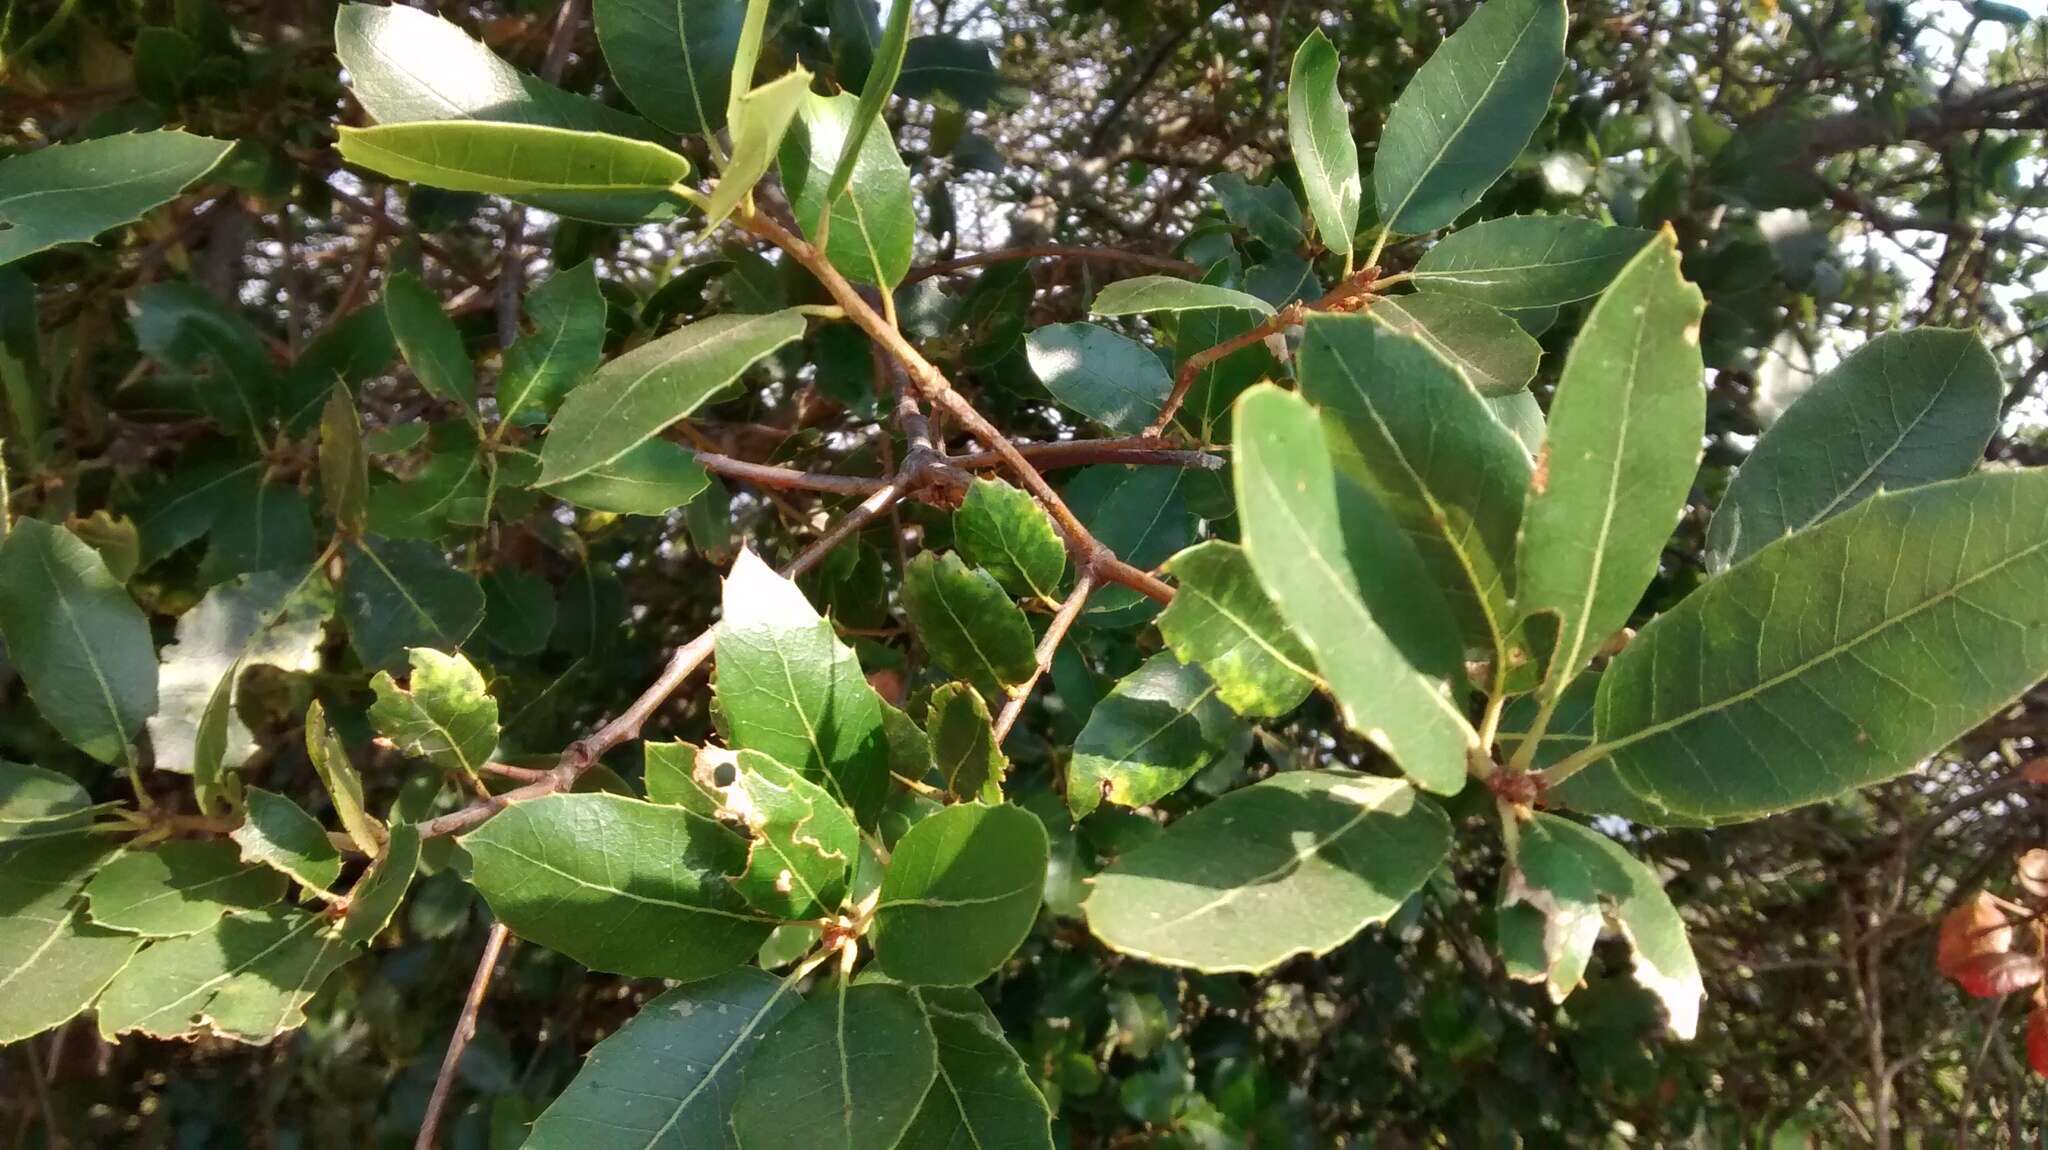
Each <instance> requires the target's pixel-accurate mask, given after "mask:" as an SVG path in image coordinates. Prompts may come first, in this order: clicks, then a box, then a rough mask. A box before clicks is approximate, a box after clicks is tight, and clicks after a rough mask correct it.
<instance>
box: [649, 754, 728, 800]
mask: <svg viewBox="0 0 2048 1150" xmlns="http://www.w3.org/2000/svg"><path fill="white" fill-rule="evenodd" d="M640 748H641V753H642V759H643V763H644V770H643V772H642V781H643V782H644V783H645V784H646V787H647V801H648V802H652V803H666V804H668V805H670V806H679V807H688V808H690V809H691V810H693V811H696V812H697V813H698V814H700V815H713V814H716V813H717V811H718V796H717V795H715V794H713V793H712V792H711V791H709V790H707V789H705V787H704V784H702V783H700V782H698V781H697V776H696V771H697V753H698V750H697V747H696V746H695V745H694V744H691V743H685V742H681V741H677V742H673V743H642V744H640Z"/></svg>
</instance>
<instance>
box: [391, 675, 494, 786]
mask: <svg viewBox="0 0 2048 1150" xmlns="http://www.w3.org/2000/svg"><path fill="white" fill-rule="evenodd" d="M407 659H408V660H409V661H410V663H411V664H412V677H411V678H410V680H409V681H408V682H407V683H406V685H405V686H403V687H400V686H399V685H398V683H397V682H396V681H395V680H394V679H392V677H391V672H389V671H379V672H377V677H376V678H374V679H372V680H371V681H370V689H371V690H372V691H374V692H376V695H377V701H376V702H374V703H372V704H370V723H371V725H373V726H375V727H376V728H377V733H378V734H380V735H383V736H384V737H385V738H387V739H389V740H391V742H392V743H393V745H395V746H397V748H398V750H399V753H401V754H404V755H409V756H411V757H412V758H416V759H426V760H428V761H430V762H432V763H433V764H434V765H435V766H437V767H439V768H441V769H442V770H444V771H460V772H463V773H465V774H468V775H472V776H474V775H475V774H476V773H477V772H479V771H481V770H483V768H484V765H485V764H486V763H488V762H490V761H491V752H493V751H495V750H497V748H498V701H497V700H496V699H493V698H492V697H491V694H490V689H489V688H488V687H487V686H486V685H485V684H484V677H483V675H481V674H480V673H478V671H477V669H476V667H475V666H473V665H472V664H471V663H470V661H469V660H468V659H465V658H463V657H462V656H461V655H460V654H455V655H449V654H444V653H442V652H440V651H436V650H434V649H433V648H431V647H415V648H413V649H412V650H411V651H410V652H408V653H407Z"/></svg>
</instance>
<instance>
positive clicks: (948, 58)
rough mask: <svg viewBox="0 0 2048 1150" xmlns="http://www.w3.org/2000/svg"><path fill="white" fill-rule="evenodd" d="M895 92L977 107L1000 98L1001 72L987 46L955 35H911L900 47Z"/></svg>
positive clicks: (966, 108)
mask: <svg viewBox="0 0 2048 1150" xmlns="http://www.w3.org/2000/svg"><path fill="white" fill-rule="evenodd" d="M896 94H897V95H899V96H903V97H907V98H908V99H912V100H923V101H925V102H927V103H936V102H937V101H935V100H933V99H932V98H933V97H934V96H938V97H943V98H944V99H945V100H947V101H950V102H951V103H953V104H954V105H957V106H958V107H960V108H963V109H965V110H967V111H980V110H982V109H984V108H986V107H987V106H988V105H989V104H990V103H993V102H994V101H996V100H997V99H998V98H1004V97H1005V92H1004V88H1003V77H1002V73H1000V72H998V71H997V70H996V65H995V61H993V60H991V59H989V50H988V46H987V45H985V44H978V43H976V42H974V41H972V40H962V39H960V38H958V37H955V36H913V37H911V38H910V43H909V45H908V46H906V47H905V48H904V51H903V72H902V74H901V75H899V76H898V77H897V79H896Z"/></svg>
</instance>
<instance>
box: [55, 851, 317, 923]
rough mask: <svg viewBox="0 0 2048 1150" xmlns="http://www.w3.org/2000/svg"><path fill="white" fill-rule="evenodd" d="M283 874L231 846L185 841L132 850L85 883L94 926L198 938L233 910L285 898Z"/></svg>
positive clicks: (247, 908) (266, 904) (257, 906)
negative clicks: (196, 935) (244, 856)
mask: <svg viewBox="0 0 2048 1150" xmlns="http://www.w3.org/2000/svg"><path fill="white" fill-rule="evenodd" d="M284 891H285V881H284V876H283V875H281V874H279V873H278V872H276V871H274V870H272V869H270V868H269V867H267V866H264V865H263V864H262V863H252V862H245V861H243V859H242V857H241V854H240V852H238V851H237V850H236V849H235V847H234V845H233V844H231V843H226V842H220V841H211V842H201V841H190V840H180V841H174V842H167V843H160V844H158V845H157V846H156V847H154V848H152V849H150V850H144V851H133V850H131V851H128V852H126V853H124V854H122V855H120V856H119V857H117V858H115V859H114V860H113V861H112V862H110V863H108V864H106V865H105V866H103V867H101V868H100V869H99V870H98V871H97V872H96V873H95V874H94V875H93V878H92V881H91V882H89V883H87V884H86V887H85V897H86V900H87V901H88V902H89V903H91V906H92V921H93V922H94V923H96V924H98V925H100V926H104V927H107V928H108V929H110V930H120V931H126V932H128V933H130V934H140V935H146V936H148V937H150V938H166V937H171V936H175V935H181V934H197V933H199V932H200V931H202V930H205V929H206V928H208V927H210V926H212V925H213V924H214V923H215V922H216V921H218V920H219V918H220V916H221V915H223V914H226V913H228V912H229V911H231V910H258V909H260V908H262V907H266V906H269V905H270V904H271V903H274V902H276V901H277V900H278V899H280V898H283V897H284Z"/></svg>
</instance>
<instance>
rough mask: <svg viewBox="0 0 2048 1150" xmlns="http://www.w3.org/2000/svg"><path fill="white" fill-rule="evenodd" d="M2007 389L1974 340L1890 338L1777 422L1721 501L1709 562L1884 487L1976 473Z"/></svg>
mask: <svg viewBox="0 0 2048 1150" xmlns="http://www.w3.org/2000/svg"><path fill="white" fill-rule="evenodd" d="M2004 395H2005V383H2004V381H2003V380H2001V379H2000V378H1999V376H1998V365H1997V364H1996V363H1994V362H1993V361H1992V359H1991V354H1990V353H1989V352H1987V351H1985V350H1984V345H1983V343H1982V342H1980V341H1979V340H1978V338H1977V336H1976V334H1975V333H1973V332H1967V331H1951V330H1945V329H1942V328H1920V329H1918V330H1915V331H1890V332H1885V333H1884V334H1882V335H1880V336H1878V337H1877V338H1876V339H1874V340H1871V341H1870V342H1869V343H1866V344H1864V345H1863V346H1862V347H1860V348H1857V349H1856V351H1855V353H1854V354H1852V355H1850V356H1849V358H1847V359H1845V360H1843V361H1842V362H1841V364H1840V365H1838V366H1837V367H1835V368H1834V369H1833V370H1832V371H1829V372H1828V373H1827V374H1826V375H1823V376H1821V377H1820V379H1818V380H1816V381H1815V382H1814V383H1813V385H1812V386H1811V387H1810V388H1808V389H1807V390H1806V391H1805V392H1804V393H1803V394H1802V395H1800V397H1799V399H1798V400H1797V401H1796V402H1794V403H1793V404H1792V406H1791V407H1789V408H1787V409H1786V410H1785V414H1783V415H1781V416H1779V417H1778V420H1777V422H1775V423H1773V424H1771V426H1770V429H1769V430H1768V431H1766V432H1765V433H1764V436H1763V438H1762V439H1760V440H1758V441H1757V445H1756V449H1755V450H1753V451H1751V452H1750V453H1749V458H1747V459H1745V460H1743V462H1742V467H1741V469H1740V470H1739V471H1737V472H1736V473H1735V478H1734V480H1733V481H1731V482H1730V483H1729V484H1728V491H1727V493H1726V494H1725V495H1723V496H1722V497H1721V506H1720V507H1718V508H1716V509H1715V511H1714V522H1713V525H1712V526H1711V527H1710V528H1709V529H1708V531H1707V550H1708V560H1709V563H1710V564H1711V565H1712V566H1714V567H1715V568H1717V569H1718V568H1724V567H1727V566H1728V565H1729V564H1732V563H1738V562H1741V561H1742V560H1743V559H1745V558H1747V557H1748V556H1750V555H1752V554H1754V553H1755V552H1756V551H1757V550H1758V549H1759V548H1761V547H1763V546H1764V545H1765V544H1766V543H1769V542H1771V541H1772V540H1774V539H1776V538H1778V537H1779V536H1781V535H1786V534H1789V533H1791V532H1794V531H1799V530H1803V529H1805V528H1807V527H1811V526H1813V525H1814V524H1816V523H1819V522H1820V521H1821V520H1823V519H1826V518H1827V517H1828V516H1830V515H1835V514H1838V513H1840V512H1842V511H1844V510H1847V509H1848V508H1849V507H1852V506H1854V505H1855V504H1856V503H1858V502H1860V501H1861V500H1864V499H1868V498H1869V497H1870V496H1872V495H1874V494H1876V493H1877V492H1878V491H1880V490H1890V491H1897V490H1900V489H1902V488H1907V487H1918V486H1920V485H1921V484H1923V483H1934V482H1937V481H1939V480H1943V479H1954V478H1957V477H1959V476H1963V475H1968V474H1969V473H1970V472H1972V471H1974V470H1976V467H1977V463H1978V461H1979V460H1981V459H1983V458H1984V445H1985V444H1986V443H1987V442H1989V441H1990V439H1991V433H1992V432H1994V431H1996V430H1997V429H1998V420H1999V401H2000V400H2001V399H2002V398H2003V397H2004Z"/></svg>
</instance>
